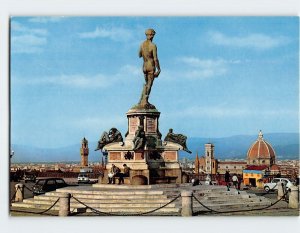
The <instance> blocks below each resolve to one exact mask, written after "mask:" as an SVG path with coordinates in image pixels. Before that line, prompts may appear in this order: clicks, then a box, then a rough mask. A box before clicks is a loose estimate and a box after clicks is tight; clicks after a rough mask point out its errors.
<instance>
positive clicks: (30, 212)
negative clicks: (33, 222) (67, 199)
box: [11, 198, 60, 215]
mask: <svg viewBox="0 0 300 233" xmlns="http://www.w3.org/2000/svg"><path fill="white" fill-rule="evenodd" d="M59 199H60V198H57V200H56V201H55V202H54V203H53V204H52V205H51V206H50V207H49V208H48V209H46V210H43V211H41V212H32V211H23V210H22V211H20V210H11V211H12V212H22V213H28V214H40V215H42V214H45V213H46V212H48V211H49V210H51V209H52V208H53V207H54V206H55V205H56V204H57V203H58V201H59Z"/></svg>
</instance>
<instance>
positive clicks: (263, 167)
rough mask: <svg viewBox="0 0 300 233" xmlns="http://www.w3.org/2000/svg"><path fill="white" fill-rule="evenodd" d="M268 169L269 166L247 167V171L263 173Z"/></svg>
mask: <svg viewBox="0 0 300 233" xmlns="http://www.w3.org/2000/svg"><path fill="white" fill-rule="evenodd" d="M267 168H268V166H267V165H250V166H248V167H246V168H245V170H256V171H262V170H265V169H267Z"/></svg>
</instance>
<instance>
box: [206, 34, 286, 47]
mask: <svg viewBox="0 0 300 233" xmlns="http://www.w3.org/2000/svg"><path fill="white" fill-rule="evenodd" d="M208 36H209V39H210V41H211V42H212V43H214V44H217V45H223V46H231V47H241V48H254V49H261V50H263V49H272V48H276V47H279V46H281V45H284V44H286V43H288V42H289V39H288V38H287V37H284V36H277V37H274V36H269V35H265V34H260V33H252V34H248V35H245V36H227V35H224V34H222V33H220V32H210V33H209V34H208Z"/></svg>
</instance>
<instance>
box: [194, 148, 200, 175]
mask: <svg viewBox="0 0 300 233" xmlns="http://www.w3.org/2000/svg"><path fill="white" fill-rule="evenodd" d="M194 163H195V173H196V174H197V175H199V168H200V163H199V156H198V152H197V155H196V159H195V162H194Z"/></svg>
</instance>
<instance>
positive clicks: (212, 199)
mask: <svg viewBox="0 0 300 233" xmlns="http://www.w3.org/2000/svg"><path fill="white" fill-rule="evenodd" d="M197 199H200V200H205V201H210V202H226V201H228V200H232V201H242V202H248V201H250V202H253V201H263V200H266V198H265V197H258V196H256V197H251V198H249V197H243V196H236V197H234V198H226V197H222V196H221V197H197Z"/></svg>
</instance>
